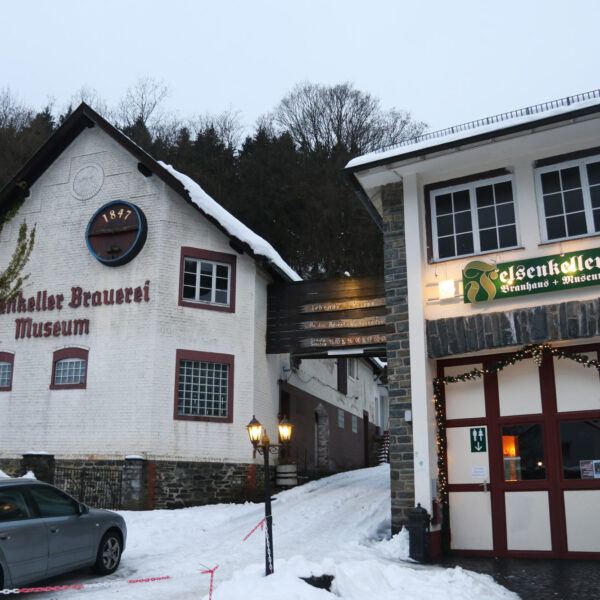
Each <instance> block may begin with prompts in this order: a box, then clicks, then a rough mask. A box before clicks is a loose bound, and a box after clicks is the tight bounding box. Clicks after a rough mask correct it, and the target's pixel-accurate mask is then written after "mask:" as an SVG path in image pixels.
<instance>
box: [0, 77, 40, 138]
mask: <svg viewBox="0 0 600 600" xmlns="http://www.w3.org/2000/svg"><path fill="white" fill-rule="evenodd" d="M33 114H34V113H33V110H31V109H30V108H29V107H27V106H25V104H23V103H22V102H21V101H20V100H19V99H18V98H17V97H16V96H15V95H14V94H13V93H12V92H11V90H10V88H9V87H5V88H3V89H1V90H0V129H6V130H11V131H13V132H17V131H21V129H23V128H24V127H25V126H27V125H28V124H29V122H30V121H31V119H32V118H33Z"/></svg>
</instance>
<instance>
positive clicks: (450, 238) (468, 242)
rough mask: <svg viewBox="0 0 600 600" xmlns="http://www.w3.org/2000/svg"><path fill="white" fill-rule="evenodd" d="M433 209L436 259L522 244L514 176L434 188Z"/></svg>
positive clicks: (491, 250) (434, 252)
mask: <svg viewBox="0 0 600 600" xmlns="http://www.w3.org/2000/svg"><path fill="white" fill-rule="evenodd" d="M430 209H431V231H432V238H433V240H432V241H433V259H434V260H446V259H451V258H456V257H459V256H469V255H473V254H481V253H484V252H493V251H495V250H500V249H507V248H514V247H516V246H517V245H518V243H519V242H518V235H517V218H516V211H515V203H514V197H513V183H512V176H511V175H502V176H499V177H493V178H490V179H482V180H481V179H480V180H476V181H471V182H468V183H462V184H459V185H450V186H448V187H443V188H439V189H432V190H431V191H430Z"/></svg>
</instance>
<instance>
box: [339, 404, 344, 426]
mask: <svg viewBox="0 0 600 600" xmlns="http://www.w3.org/2000/svg"><path fill="white" fill-rule="evenodd" d="M338 427H339V428H340V429H344V409H343V408H338Z"/></svg>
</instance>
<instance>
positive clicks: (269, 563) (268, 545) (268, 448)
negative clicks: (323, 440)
mask: <svg viewBox="0 0 600 600" xmlns="http://www.w3.org/2000/svg"><path fill="white" fill-rule="evenodd" d="M247 429H248V435H249V436H250V441H251V442H252V445H253V446H254V449H255V450H256V451H257V452H258V453H259V454H262V455H263V458H264V462H265V475H264V478H265V523H266V526H267V535H266V537H265V575H271V573H273V571H274V564H275V561H274V558H273V516H272V515H271V475H270V472H269V454H277V452H279V449H280V448H281V447H282V444H271V440H270V439H269V436H268V435H267V430H266V429H265V430H264V431H263V426H262V425H261V424H260V422H259V421H258V420H257V419H256V417H255V416H254V415H253V416H252V421H250V423H248V426H247ZM279 437H280V439H281V441H282V442H283V443H284V444H285V443H286V442H289V440H290V438H291V437H292V426H291V425H290V424H289V423H288V422H287V420H286V419H282V420H281V422H280V423H279Z"/></svg>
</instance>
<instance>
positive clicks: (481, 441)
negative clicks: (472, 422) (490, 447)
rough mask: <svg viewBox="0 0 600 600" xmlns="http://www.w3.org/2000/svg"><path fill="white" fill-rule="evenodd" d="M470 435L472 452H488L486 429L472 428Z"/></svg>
mask: <svg viewBox="0 0 600 600" xmlns="http://www.w3.org/2000/svg"><path fill="white" fill-rule="evenodd" d="M469 433H470V435H471V452H486V450H487V440H486V436H485V427H471V428H470V429H469Z"/></svg>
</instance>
